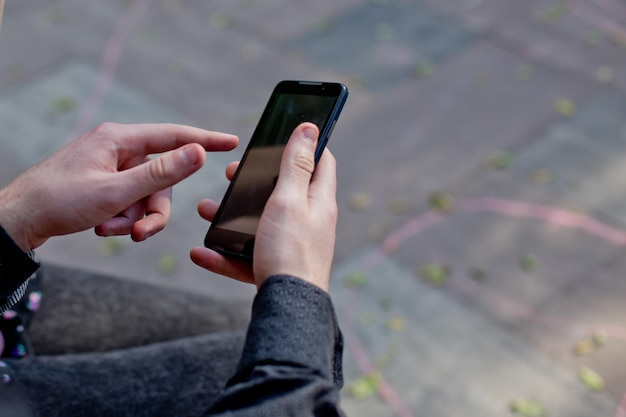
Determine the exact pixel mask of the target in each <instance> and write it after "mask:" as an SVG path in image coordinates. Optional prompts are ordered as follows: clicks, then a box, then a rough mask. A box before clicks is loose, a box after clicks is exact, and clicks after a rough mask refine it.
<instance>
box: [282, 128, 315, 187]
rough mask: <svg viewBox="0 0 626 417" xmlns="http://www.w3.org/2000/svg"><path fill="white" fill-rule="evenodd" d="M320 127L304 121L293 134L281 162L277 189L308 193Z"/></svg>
mask: <svg viewBox="0 0 626 417" xmlns="http://www.w3.org/2000/svg"><path fill="white" fill-rule="evenodd" d="M318 135H319V129H318V128H317V126H315V125H314V124H313V123H308V122H307V123H302V124H301V125H299V126H298V127H296V129H295V130H294V131H293V133H292V134H291V137H290V138H289V141H288V142H287V145H286V146H285V150H284V151H283V157H282V160H281V163H280V171H279V175H278V182H277V183H276V190H277V191H278V192H285V193H288V194H291V193H294V194H292V195H295V194H296V193H298V194H302V193H303V194H304V195H307V194H308V189H309V183H310V182H311V176H312V175H313V171H314V170H315V149H316V147H317V138H318Z"/></svg>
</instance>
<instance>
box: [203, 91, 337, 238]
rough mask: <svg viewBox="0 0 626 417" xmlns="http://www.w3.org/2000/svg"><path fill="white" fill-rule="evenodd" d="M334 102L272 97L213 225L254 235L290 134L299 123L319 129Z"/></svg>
mask: <svg viewBox="0 0 626 417" xmlns="http://www.w3.org/2000/svg"><path fill="white" fill-rule="evenodd" d="M335 100H336V98H335V97H331V96H311V95H299V94H278V95H276V96H275V98H274V99H273V100H272V102H270V103H269V104H268V111H267V112H266V113H265V114H264V115H263V119H262V120H261V121H260V122H259V125H258V127H257V129H256V131H255V132H254V136H253V137H252V141H251V147H250V148H249V149H248V152H247V154H246V156H245V159H244V160H243V161H242V163H241V169H240V170H239V172H238V174H237V177H236V178H235V179H234V184H233V187H232V189H231V191H230V194H229V195H228V197H227V200H226V201H225V202H224V206H223V210H221V215H220V217H219V219H215V223H214V226H216V227H218V228H220V229H228V230H232V231H235V232H240V233H246V234H250V235H254V234H256V229H257V226H258V224H259V219H260V217H261V213H262V212H263V208H264V207H265V203H266V202H267V199H268V198H269V196H270V194H271V193H272V190H273V189H274V186H275V185H276V180H277V178H278V171H279V169H280V161H281V158H282V154H283V150H284V148H285V145H286V143H287V141H288V140H289V137H290V136H291V133H292V132H293V130H294V129H295V128H296V127H297V126H298V125H299V124H300V123H302V122H312V123H314V124H316V125H317V126H318V127H320V128H322V124H323V123H324V121H325V120H326V119H327V118H328V117H329V115H330V112H331V111H332V109H333V105H334V103H335Z"/></svg>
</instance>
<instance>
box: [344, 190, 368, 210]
mask: <svg viewBox="0 0 626 417" xmlns="http://www.w3.org/2000/svg"><path fill="white" fill-rule="evenodd" d="M371 205H372V197H371V196H370V195H369V194H367V193H354V194H352V196H351V197H350V201H349V203H348V207H349V208H350V209H351V210H352V211H363V210H366V209H368V208H369V207H370V206H371Z"/></svg>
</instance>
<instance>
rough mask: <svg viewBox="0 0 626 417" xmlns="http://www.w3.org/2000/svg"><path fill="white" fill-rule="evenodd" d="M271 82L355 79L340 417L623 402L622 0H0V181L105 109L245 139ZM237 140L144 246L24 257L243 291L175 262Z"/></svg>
mask: <svg viewBox="0 0 626 417" xmlns="http://www.w3.org/2000/svg"><path fill="white" fill-rule="evenodd" d="M282 79H312V80H328V81H341V82H344V83H345V84H347V85H348V87H349V88H350V93H351V95H350V98H349V100H348V103H347V105H346V107H345V110H344V113H343V115H342V116H341V118H340V120H339V123H338V124H337V127H336V129H335V131H334V133H333V137H332V138H331V140H330V142H329V147H330V148H331V150H332V151H333V152H334V154H335V156H336V157H337V160H338V175H339V194H338V202H339V207H340V220H339V228H338V239H337V252H336V253H337V255H336V260H335V269H334V281H333V288H332V295H333V298H334V300H335V303H336V306H337V310H338V313H339V316H340V320H341V324H342V328H343V330H344V333H345V336H346V355H345V365H346V382H347V385H346V389H345V390H344V402H343V407H344V409H345V411H346V412H347V414H348V415H352V416H377V417H383V416H402V417H408V416H429V417H438V416H441V417H444V416H445V417H449V416H459V415H466V416H484V417H491V416H494V417H495V416H506V415H513V413H514V410H513V409H512V408H514V405H515V404H518V405H519V404H520V403H521V402H520V401H521V400H531V401H532V403H531V406H532V405H535V406H538V407H540V408H542V407H543V408H544V409H545V410H546V412H547V414H548V415H550V416H552V417H560V416H563V417H565V416H567V417H579V416H580V417H583V416H584V417H596V416H607V417H613V416H615V417H624V416H626V361H624V357H625V356H626V303H624V302H623V299H624V297H626V279H624V275H625V274H626V258H625V257H624V256H623V253H624V250H625V249H626V192H625V190H626V1H625V0H593V1H591V0H590V1H586V2H583V1H579V0H571V1H547V0H544V1H540V0H527V1H515V0H370V1H365V0H332V1H331V0H320V1H316V2H302V1H300V2H297V1H292V2H289V1H285V0H282V1H281V0H266V1H260V0H216V1H212V2H207V1H202V0H159V1H150V0H110V1H107V2H96V1H85V0H80V1H79V0H18V1H13V0H8V2H7V4H6V10H5V19H4V23H3V27H2V31H1V33H0V126H2V129H1V130H0V183H6V182H7V181H9V180H10V179H11V178H12V177H14V176H16V175H17V174H18V173H19V172H21V171H22V170H24V169H26V168H27V167H28V166H30V165H32V164H34V163H36V162H38V161H40V160H41V159H42V158H44V157H45V156H47V155H49V154H50V153H51V152H53V151H54V150H56V149H58V148H60V147H61V146H62V145H63V144H64V143H67V142H68V141H69V140H71V139H72V138H74V137H76V136H78V135H79V134H82V133H84V132H85V131H87V130H88V129H90V128H92V127H95V126H96V125H97V124H98V123H101V122H103V121H116V122H124V123H135V122H166V121H167V122H180V123H188V124H192V125H195V126H200V127H204V128H207V129H212V130H220V131H227V132H231V133H235V134H237V135H239V136H240V138H241V140H242V144H244V145H245V143H247V140H248V138H249V137H250V135H251V133H252V130H253V129H254V126H255V124H256V121H257V119H258V117H259V116H260V112H261V111H262V109H263V106H264V105H265V102H266V100H267V98H268V97H269V94H270V92H271V90H272V88H273V86H274V85H275V84H276V83H277V82H278V81H280V80H282ZM244 147H245V146H243V145H242V146H241V147H240V149H238V150H237V151H235V152H233V153H231V154H210V155H209V156H208V158H207V164H206V166H205V167H204V168H203V170H202V171H201V172H199V173H197V174H196V175H194V176H193V177H192V178H190V179H189V180H187V181H185V182H184V183H182V184H180V185H179V186H178V187H177V188H175V191H174V197H175V202H174V210H173V218H172V221H171V222H170V224H169V226H168V227H167V229H165V230H164V231H163V232H162V233H160V234H159V235H157V236H154V237H153V238H151V239H150V240H149V241H148V242H146V243H144V244H140V245H137V244H133V243H132V242H130V240H128V239H117V238H115V239H101V238H97V237H96V236H95V235H94V234H93V232H91V231H88V232H85V233H82V234H78V235H74V236H67V237H60V238H56V239H53V240H51V241H50V242H48V243H47V244H46V245H45V246H44V247H42V248H41V250H40V251H39V254H40V256H41V257H42V258H43V260H44V261H55V262H58V263H63V264H66V265H74V266H77V267H82V268H92V269H95V270H97V271H101V272H108V273H112V274H115V275H121V276H125V277H128V279H133V280H140V281H149V282H154V283H158V284H159V285H164V286H171V287H176V288H184V289H187V290H189V291H196V292H204V293H208V294H219V295H220V296H223V297H226V298H233V299H235V298H236V299H246V300H249V299H251V297H252V296H253V289H252V288H251V287H250V286H246V285H243V284H239V283H236V282H232V281H230V280H227V279H224V278H222V277H218V276H215V275H212V274H209V273H207V272H206V271H203V270H201V269H200V268H198V267H196V266H195V265H193V264H192V263H191V261H189V259H188V251H189V249H190V248H191V247H192V246H194V245H198V244H201V243H202V240H203V237H204V233H205V230H206V228H207V225H206V224H205V222H203V221H202V220H201V219H200V218H199V216H198V215H197V213H196V204H197V202H198V201H199V200H200V199H201V198H203V197H211V198H214V199H220V198H221V196H222V195H223V192H224V191H225V188H226V180H225V177H224V174H223V172H224V168H225V166H226V164H227V163H228V162H230V161H231V160H236V159H238V158H239V157H240V156H241V153H242V152H243V148H244ZM599 382H602V384H603V385H604V386H603V388H602V389H600V390H599V391H598V392H595V390H594V389H593V387H594V386H596V387H597V384H598V383H599ZM520 407H521V406H520ZM531 411H532V410H528V409H527V410H526V411H525V412H526V415H542V414H532V413H530V412H531ZM520 413H522V414H520ZM518 414H520V415H524V414H523V412H522V410H518Z"/></svg>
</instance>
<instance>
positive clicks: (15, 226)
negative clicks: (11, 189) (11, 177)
mask: <svg viewBox="0 0 626 417" xmlns="http://www.w3.org/2000/svg"><path fill="white" fill-rule="evenodd" d="M2 191H5V190H2ZM2 191H0V226H2V228H3V229H4V231H5V233H6V234H8V235H9V237H10V238H11V239H12V240H13V242H15V244H16V245H17V246H19V247H20V249H22V250H23V251H24V252H28V251H29V250H31V249H34V248H35V246H34V245H33V244H32V242H31V239H30V238H29V234H28V231H27V230H28V227H27V225H26V224H25V223H24V222H23V221H21V220H20V216H19V215H18V214H17V213H16V210H15V209H13V208H12V204H11V202H13V201H15V200H16V199H17V198H19V197H16V198H11V197H10V196H6V197H5V195H4V194H5V193H4V192H2Z"/></svg>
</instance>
